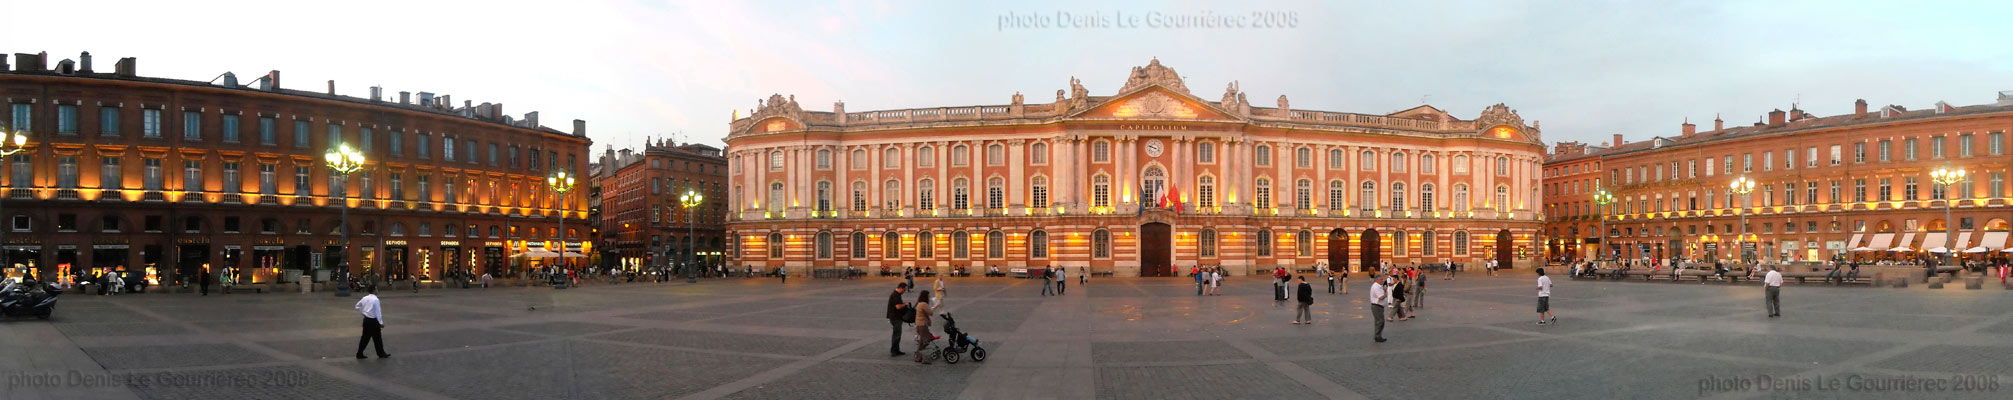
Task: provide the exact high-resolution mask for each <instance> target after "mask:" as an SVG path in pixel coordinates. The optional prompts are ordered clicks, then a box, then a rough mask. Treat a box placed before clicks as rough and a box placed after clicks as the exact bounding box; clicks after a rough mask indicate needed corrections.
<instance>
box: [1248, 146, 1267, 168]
mask: <svg viewBox="0 0 2013 400" xmlns="http://www.w3.org/2000/svg"><path fill="white" fill-rule="evenodd" d="M1251 155H1252V156H1251V161H1252V162H1253V163H1255V164H1258V166H1261V167H1263V166H1270V165H1272V146H1266V145H1259V146H1258V147H1256V148H1253V149H1252V151H1251Z"/></svg>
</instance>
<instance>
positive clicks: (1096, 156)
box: [1090, 140, 1111, 163]
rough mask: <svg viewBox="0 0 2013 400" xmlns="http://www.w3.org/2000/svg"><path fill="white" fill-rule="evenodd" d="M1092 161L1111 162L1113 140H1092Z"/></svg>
mask: <svg viewBox="0 0 2013 400" xmlns="http://www.w3.org/2000/svg"><path fill="white" fill-rule="evenodd" d="M1090 162H1094V163H1106V162H1111V142H1110V141H1105V140H1099V141H1095V142H1090Z"/></svg>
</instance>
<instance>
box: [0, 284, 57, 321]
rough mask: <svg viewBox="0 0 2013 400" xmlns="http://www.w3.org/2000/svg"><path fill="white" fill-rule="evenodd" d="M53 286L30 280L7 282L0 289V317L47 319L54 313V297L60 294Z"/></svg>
mask: <svg viewBox="0 0 2013 400" xmlns="http://www.w3.org/2000/svg"><path fill="white" fill-rule="evenodd" d="M61 293H62V291H61V290H57V289H56V287H55V286H50V285H44V284H41V283H40V282H36V281H34V280H32V279H24V280H19V281H15V280H9V281H7V285H6V286H4V287H0V315H5V316H9V317H16V316H27V315H33V316H35V318H39V319H49V314H52V313H55V312H56V295H58V294H61Z"/></svg>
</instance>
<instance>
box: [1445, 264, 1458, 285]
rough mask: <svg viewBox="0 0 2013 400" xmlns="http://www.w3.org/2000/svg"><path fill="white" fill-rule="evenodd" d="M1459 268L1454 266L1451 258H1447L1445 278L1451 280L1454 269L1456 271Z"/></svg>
mask: <svg viewBox="0 0 2013 400" xmlns="http://www.w3.org/2000/svg"><path fill="white" fill-rule="evenodd" d="M1459 269H1460V268H1458V267H1456V266H1455V265H1454V261H1452V260H1448V261H1447V280H1450V281H1451V280H1454V271H1456V270H1459Z"/></svg>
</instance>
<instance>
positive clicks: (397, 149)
mask: <svg viewBox="0 0 2013 400" xmlns="http://www.w3.org/2000/svg"><path fill="white" fill-rule="evenodd" d="M391 155H394V156H400V157H403V156H405V132H398V131H392V132H391Z"/></svg>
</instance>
